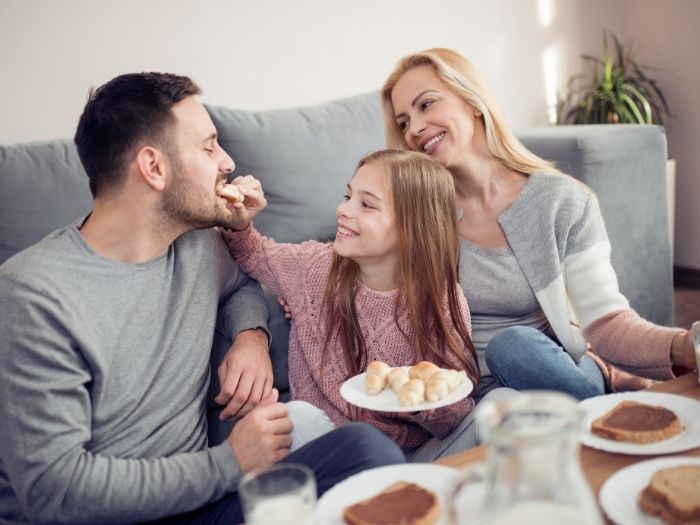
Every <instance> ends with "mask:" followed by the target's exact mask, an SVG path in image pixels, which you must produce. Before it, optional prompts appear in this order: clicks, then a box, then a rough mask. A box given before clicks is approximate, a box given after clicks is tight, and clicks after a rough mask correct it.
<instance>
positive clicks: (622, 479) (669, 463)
mask: <svg viewBox="0 0 700 525" xmlns="http://www.w3.org/2000/svg"><path fill="white" fill-rule="evenodd" d="M677 465H700V458H698V457H683V456H676V457H672V458H657V459H648V460H646V461H642V462H640V463H635V464H634V465H630V466H629V467H625V468H623V469H621V470H618V471H617V472H616V473H615V474H613V475H612V476H610V477H609V478H608V480H607V481H606V482H605V483H604V484H603V486H602V487H601V488H600V496H599V498H600V506H601V507H602V508H603V510H604V511H605V513H606V514H607V515H608V517H609V518H610V519H611V520H612V521H614V522H615V523H616V524H617V525H663V522H662V521H661V520H660V519H658V518H655V517H652V516H649V515H648V514H644V513H643V512H642V510H641V509H640V508H639V505H638V504H637V498H639V494H641V492H642V490H644V487H646V486H647V485H648V483H649V480H650V479H651V476H653V475H654V472H656V471H657V470H659V469H661V468H667V467H675V466H677Z"/></svg>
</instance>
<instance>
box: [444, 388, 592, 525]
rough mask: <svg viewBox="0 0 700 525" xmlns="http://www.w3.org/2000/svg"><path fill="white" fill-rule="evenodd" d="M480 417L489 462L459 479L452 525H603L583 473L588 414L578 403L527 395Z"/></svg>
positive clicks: (493, 404)
mask: <svg viewBox="0 0 700 525" xmlns="http://www.w3.org/2000/svg"><path fill="white" fill-rule="evenodd" d="M476 410H477V412H476V421H477V423H478V425H479V433H480V436H481V439H482V442H483V443H484V445H485V446H486V450H487V460H486V463H485V465H484V466H483V467H481V468H471V469H466V470H464V471H463V472H462V473H460V475H459V476H458V478H457V481H456V484H455V487H454V491H453V494H452V501H451V502H450V507H449V514H450V516H449V518H450V521H449V522H450V524H451V525H467V524H468V525H477V524H478V525H515V524H517V525H535V524H536V525H561V524H564V525H584V524H585V525H602V523H603V521H602V519H601V515H600V511H599V510H598V506H597V504H596V501H595V498H594V496H593V493H592V492H591V490H590V488H589V486H588V484H587V483H586V480H585V479H584V477H583V472H582V471H581V465H580V459H579V448H580V445H579V434H580V432H581V428H582V425H583V420H584V414H583V411H582V410H581V409H580V408H579V407H578V405H577V402H576V400H575V399H574V398H573V397H571V396H568V395H566V394H560V393H556V392H540V391H532V392H524V393H521V394H515V395H513V396H512V397H509V398H506V399H501V400H496V401H489V400H487V401H484V402H483V403H481V404H480V405H479V406H478V407H477V409H476ZM479 482H480V483H479ZM467 489H468V490H467Z"/></svg>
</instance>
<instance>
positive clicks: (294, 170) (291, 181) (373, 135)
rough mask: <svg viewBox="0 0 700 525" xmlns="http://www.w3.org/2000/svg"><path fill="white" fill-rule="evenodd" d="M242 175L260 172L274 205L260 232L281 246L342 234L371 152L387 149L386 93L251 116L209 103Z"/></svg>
mask: <svg viewBox="0 0 700 525" xmlns="http://www.w3.org/2000/svg"><path fill="white" fill-rule="evenodd" d="M207 109H208V111H209V114H210V115H211V117H212V120H213V121H214V125H215V126H216V129H217V130H218V132H219V143H220V144H221V146H222V147H223V148H224V149H225V150H226V151H227V152H228V153H229V154H230V155H231V156H232V157H233V160H234V162H235V163H236V170H235V171H234V173H233V175H232V178H233V177H235V176H237V175H246V174H249V173H250V174H253V175H255V177H257V178H258V179H259V180H260V181H261V183H262V187H263V190H264V191H265V196H266V198H267V201H268V207H267V208H266V209H265V210H264V211H263V212H262V213H261V214H260V215H259V216H258V217H256V219H255V227H256V228H257V229H258V230H259V231H260V232H262V233H263V234H264V235H267V236H269V237H272V238H273V239H275V240H276V241H278V242H302V241H306V240H308V239H316V240H327V239H331V238H333V237H335V230H336V222H335V209H336V207H337V206H338V204H339V203H340V201H341V200H342V197H343V195H344V194H345V185H346V184H347V183H348V182H350V178H351V177H352V174H353V172H354V170H355V167H356V165H357V162H358V161H359V160H360V158H361V157H362V156H363V155H366V154H367V153H371V152H372V151H375V150H377V149H381V148H382V147H383V145H384V131H383V127H382V120H381V118H380V108H379V95H378V94H376V93H369V94H365V95H359V96H354V97H349V98H345V99H340V100H336V101H332V102H326V103H324V104H319V105H316V106H308V107H302V108H296V109H280V110H272V111H259V112H251V111H245V110H236V109H228V108H222V107H219V106H207Z"/></svg>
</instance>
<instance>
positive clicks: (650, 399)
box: [579, 392, 700, 456]
mask: <svg viewBox="0 0 700 525" xmlns="http://www.w3.org/2000/svg"><path fill="white" fill-rule="evenodd" d="M624 400H629V401H636V402H638V403H645V404H648V405H654V406H660V407H663V408H667V409H668V410H671V411H673V412H674V413H675V414H676V416H677V417H678V419H679V420H680V423H681V426H682V430H681V432H680V434H678V435H676V436H673V437H671V438H669V439H664V440H662V441H656V442H654V443H631V442H627V441H616V440H614V439H607V438H603V437H600V436H597V435H595V434H593V433H592V432H591V430H590V429H591V423H592V422H593V420H594V419H597V418H599V417H601V416H603V415H605V414H606V413H607V412H609V411H610V410H612V409H613V408H615V407H616V406H617V405H618V404H619V403H620V402H621V401H624ZM579 404H580V406H581V407H582V408H583V409H584V410H585V411H586V421H585V430H584V431H583V433H582V436H581V442H582V443H583V444H584V445H586V446H589V447H591V448H596V449H599V450H605V451H606V452H615V453H618V454H632V455H642V456H644V455H656V454H672V453H675V452H682V451H684V450H690V449H692V448H696V447H700V401H696V400H694V399H690V398H687V397H684V396H677V395H674V394H664V393H660V392H621V393H617V394H607V395H604V396H596V397H591V398H588V399H584V400H583V401H581V402H580V403H579Z"/></svg>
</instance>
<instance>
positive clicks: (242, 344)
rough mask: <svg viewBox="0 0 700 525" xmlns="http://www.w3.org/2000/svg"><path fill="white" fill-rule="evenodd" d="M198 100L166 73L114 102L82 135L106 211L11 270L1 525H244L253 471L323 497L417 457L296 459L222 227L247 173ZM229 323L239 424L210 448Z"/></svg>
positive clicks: (340, 453)
mask: <svg viewBox="0 0 700 525" xmlns="http://www.w3.org/2000/svg"><path fill="white" fill-rule="evenodd" d="M199 93H200V90H199V88H198V87H197V86H196V85H195V84H194V83H193V82H192V81H191V80H189V79H188V78H185V77H180V76H175V75H167V74H156V73H144V74H132V75H123V76H120V77H117V78H115V79H113V80H112V81H110V82H108V83H107V84H105V85H104V86H102V87H101V88H99V89H98V90H97V91H96V92H95V93H94V94H93V95H92V96H91V98H90V100H89V101H88V103H87V105H86V107H85V110H84V112H83V115H82V116H81V118H80V122H79V124H78V129H77V132H76V136H75V142H76V145H77V147H78V153H79V155H80V158H81V161H82V163H83V165H84V167H85V170H86V172H87V174H88V177H89V179H90V188H91V191H92V193H93V196H94V206H93V210H92V212H91V213H90V214H89V215H88V217H87V218H85V219H84V220H82V221H80V222H78V223H76V224H73V225H70V226H68V227H66V228H64V229H62V230H59V231H57V232H54V233H53V234H51V235H49V236H48V237H47V238H45V239H44V240H42V241H41V242H40V243H38V244H36V245H35V246H33V247H31V248H29V249H27V250H25V251H24V252H21V253H19V254H17V255H16V256H15V257H13V258H11V259H10V260H8V261H7V262H6V263H5V264H4V265H3V266H2V267H0V311H1V312H2V316H1V317H0V334H1V335H0V341H1V342H0V421H2V424H1V425H0V521H7V522H26V521H32V522H52V523H55V522H66V523H67V522H83V523H86V522H87V523H118V522H143V521H151V520H164V521H167V522H171V521H178V522H182V523H189V522H191V523H194V522H202V523H204V522H207V523H217V522H219V521H220V522H221V523H224V522H225V523H237V522H240V521H242V516H241V511H240V504H239V501H238V498H237V496H236V494H235V490H236V485H237V482H238V480H239V479H240V477H241V475H242V474H243V473H246V472H250V471H253V470H260V469H264V468H267V467H269V466H270V465H272V464H273V463H275V462H277V461H279V460H282V459H283V458H284V461H295V462H301V463H305V464H307V465H308V466H310V467H311V468H312V469H314V471H315V472H316V476H317V482H318V487H319V492H323V491H324V490H326V489H328V488H330V487H331V486H332V485H333V484H334V483H336V482H337V481H339V480H340V479H343V478H344V477H347V476H348V475H351V474H353V473H355V472H358V471H360V470H362V469H364V468H369V467H373V466H378V465H382V464H387V463H395V462H400V461H402V460H403V456H402V455H401V453H400V451H399V450H398V449H397V448H396V447H395V446H394V444H393V443H391V442H389V441H388V439H387V438H385V437H384V436H383V435H382V434H380V433H379V432H378V431H376V430H375V429H372V428H370V427H366V426H364V425H350V426H348V427H344V428H341V429H338V430H335V431H333V432H330V433H328V434H325V435H324V436H323V437H321V438H319V439H317V440H315V441H313V442H311V443H309V444H308V445H306V446H304V447H302V448H301V449H299V450H296V451H294V452H292V453H291V454H289V455H288V452H289V449H290V446H291V436H290V433H291V431H292V427H293V424H292V421H291V420H290V418H289V417H288V414H287V408H286V406H285V405H283V404H281V403H278V402H277V392H276V390H274V389H273V388H272V387H271V384H272V383H271V379H272V375H271V367H270V362H269V356H268V355H267V334H266V331H265V329H266V319H267V311H266V309H265V306H264V301H263V300H262V298H261V297H260V293H259V289H258V286H257V284H256V283H254V282H252V281H250V280H248V278H247V277H246V276H245V275H244V274H242V273H241V272H240V271H239V270H238V268H237V267H236V266H235V264H234V263H233V261H232V259H231V257H230V256H229V254H228V252H227V249H226V247H225V246H224V244H223V241H222V240H221V238H220V236H219V235H218V233H217V232H216V231H215V230H214V229H212V228H211V226H214V225H219V226H223V227H229V228H237V227H241V225H243V224H245V223H246V216H245V213H247V212H246V211H245V209H243V210H241V209H240V208H236V207H231V206H227V205H226V203H225V201H224V200H223V199H222V198H220V197H218V196H216V191H215V190H216V189H217V188H218V187H219V186H221V185H223V184H224V182H225V178H226V174H227V173H229V172H231V171H232V170H233V169H234V163H233V161H232V159H231V158H230V157H229V156H228V155H227V154H226V153H225V152H224V151H223V150H222V149H221V148H220V146H219V145H218V143H217V135H216V130H215V128H214V125H213V123H212V121H211V119H210V118H209V115H208V114H207V112H206V110H205V109H204V107H203V106H202V105H201V103H199V102H198V101H197V99H196V98H195V96H196V95H198V94H199ZM217 312H219V319H220V322H219V329H221V330H223V331H224V332H225V333H227V334H228V335H229V336H230V337H231V338H232V340H233V341H234V343H233V345H232V347H231V349H230V350H229V352H228V354H227V355H226V357H225V362H224V364H223V365H222V367H221V369H220V373H221V374H223V376H222V378H221V379H222V381H221V382H222V385H224V387H222V392H221V393H220V394H219V397H218V398H217V399H218V401H219V402H221V403H222V404H227V407H226V409H225V410H224V415H225V416H233V415H238V416H242V418H241V419H240V420H239V421H238V423H237V424H236V425H235V426H234V428H233V431H232V432H231V434H230V435H229V436H228V439H227V440H226V441H224V443H222V444H220V445H218V446H214V447H208V445H207V441H206V430H207V429H206V418H205V397H206V391H207V386H208V379H209V351H210V348H211V343H212V338H213V332H214V324H215V322H216V318H217Z"/></svg>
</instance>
